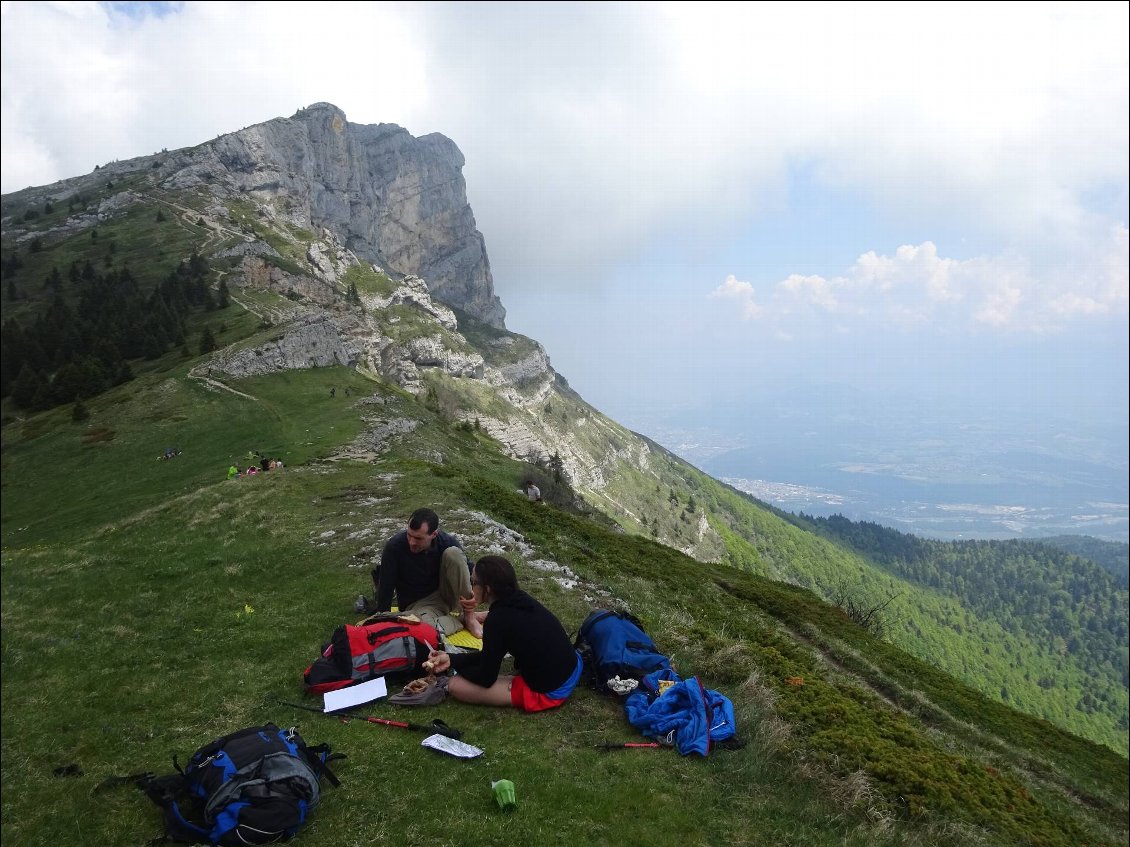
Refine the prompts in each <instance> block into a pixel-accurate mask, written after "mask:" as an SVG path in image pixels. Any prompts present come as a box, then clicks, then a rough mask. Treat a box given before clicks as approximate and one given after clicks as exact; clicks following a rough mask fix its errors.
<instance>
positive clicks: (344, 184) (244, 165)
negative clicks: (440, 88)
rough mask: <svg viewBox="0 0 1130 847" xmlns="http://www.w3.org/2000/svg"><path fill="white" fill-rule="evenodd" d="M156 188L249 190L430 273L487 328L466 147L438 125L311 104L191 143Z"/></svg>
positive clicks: (491, 297) (482, 249)
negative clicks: (383, 120)
mask: <svg viewBox="0 0 1130 847" xmlns="http://www.w3.org/2000/svg"><path fill="white" fill-rule="evenodd" d="M182 153H183V154H186V157H187V161H183V162H182V164H183V166H181V167H178V168H176V169H175V170H174V171H173V172H172V173H170V174H169V176H168V178H167V179H166V181H165V187H168V188H174V189H185V188H200V187H205V188H209V189H211V190H213V191H217V190H219V191H227V192H230V193H234V194H236V195H239V194H242V195H247V196H249V197H250V198H251V199H253V200H254V201H255V202H256V203H257V204H260V205H265V206H271V207H273V208H275V209H276V210H277V211H278V212H279V213H280V214H281V215H283V216H284V217H285V218H286V219H288V220H289V221H291V222H292V223H293V224H295V225H296V226H300V227H303V228H308V229H312V230H314V231H321V230H322V229H326V230H329V231H330V232H332V233H334V235H335V236H337V238H338V239H340V240H341V242H342V243H343V244H345V246H346V247H348V249H350V250H352V251H353V252H354V253H356V254H357V255H358V256H359V257H361V258H362V259H366V260H368V261H370V262H373V263H375V264H377V265H379V266H380V267H382V268H385V269H386V270H387V271H389V272H391V273H393V274H395V275H398V276H408V275H414V276H419V277H421V278H423V279H426V280H427V281H428V285H429V286H430V287H431V290H432V294H433V295H434V296H435V297H437V298H438V299H440V300H442V301H444V302H446V303H449V304H451V305H452V306H455V307H457V308H459V309H461V310H463V311H465V312H466V313H468V314H470V315H472V316H474V317H476V318H478V319H479V320H481V321H483V322H485V323H487V324H490V325H492V326H495V327H499V328H501V327H502V326H503V325H504V320H505V316H506V310H505V309H504V308H503V306H502V303H501V302H500V301H499V299H498V297H497V296H496V295H495V293H494V281H493V279H492V277H491V272H490V261H489V260H488V258H487V252H486V244H485V242H484V239H483V236H482V233H480V232H479V231H478V229H477V228H476V224H475V217H474V214H473V213H472V211H471V206H470V204H469V203H468V202H467V186H466V182H465V180H464V179H463V173H462V169H463V164H464V158H463V153H462V152H461V151H460V150H459V148H458V146H457V145H456V144H455V142H453V141H452V140H451V139H449V138H447V137H446V136H443V135H440V134H439V133H431V134H429V135H425V136H422V137H420V138H416V137H414V136H413V135H412V134H411V133H410V132H408V131H407V130H406V129H404V128H402V127H399V126H397V125H396V124H367V125H366V124H351V123H349V121H348V120H347V119H346V116H345V113H344V112H343V111H342V110H341V109H339V108H338V107H337V106H334V105H333V104H331V103H315V104H313V105H312V106H308V107H306V108H304V109H300V110H299V111H298V112H296V113H295V114H294V115H293V116H292V117H290V118H276V119H274V120H270V121H267V122H266V123H262V124H257V125H255V126H251V127H247V128H245V129H242V130H239V131H238V132H233V133H230V134H228V135H224V136H221V137H220V138H217V139H215V140H214V141H211V142H208V143H207V144H203V145H201V146H199V147H196V148H192V149H191V150H187V151H182Z"/></svg>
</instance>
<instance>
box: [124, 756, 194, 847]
mask: <svg viewBox="0 0 1130 847" xmlns="http://www.w3.org/2000/svg"><path fill="white" fill-rule="evenodd" d="M137 787H138V788H140V789H141V790H142V791H144V792H145V796H146V797H148V798H149V799H150V800H152V801H153V802H154V803H155V804H156V805H157V806H160V807H161V809H162V810H163V811H164V813H165V835H166V837H168V838H171V839H172V840H173V841H184V842H188V843H190V844H193V843H198V842H201V841H208V840H209V830H207V829H205V828H204V827H202V826H200V825H199V824H195V823H193V822H192V821H190V820H189V819H188V818H186V817H185V815H184V813H183V812H182V811H181V809H180V805H179V802H178V798H181V797H185V796H187V795H186V791H187V788H188V780H187V779H185V777H184V775H183V774H179V773H176V774H169V775H168V776H159V777H154V776H153V775H152V774H146V775H145V776H144V777H143V778H142V779H139V780H137Z"/></svg>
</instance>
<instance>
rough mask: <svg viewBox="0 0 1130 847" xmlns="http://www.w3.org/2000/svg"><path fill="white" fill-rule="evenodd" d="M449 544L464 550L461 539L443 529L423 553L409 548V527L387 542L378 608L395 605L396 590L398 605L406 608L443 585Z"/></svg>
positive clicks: (386, 608)
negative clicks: (442, 572) (443, 564)
mask: <svg viewBox="0 0 1130 847" xmlns="http://www.w3.org/2000/svg"><path fill="white" fill-rule="evenodd" d="M448 547H458V548H459V549H460V550H462V549H463V545H462V544H460V543H459V539H458V538H456V537H455V536H454V535H449V534H447V533H446V532H444V531H443V530H442V529H441V530H440V531H439V532H437V533H436V537H435V538H433V539H432V544H431V546H430V547H429V548H428V549H427V550H425V551H424V552H422V553H413V552H412V551H411V550H410V549H409V548H408V530H406V529H402V530H400V532H398V533H396V535H394V536H393V537H392V538H390V539H389V540H388V541H386V542H385V548H384V550H383V551H382V552H381V576H380V580H381V581H380V589H379V590H378V591H377V611H378V612H387V611H388V610H389V609H391V608H392V595H393V592H395V593H396V602H397V607H398V608H399V609H400V610H401V611H404V610H405V609H407V608H408V607H409V606H411V605H412V604H413V603H415V602H416V601H417V600H419V599H421V598H423V597H427V596H428V595H429V594H431V593H432V592H433V591H435V590H436V589H437V588H439V567H440V562H441V561H442V559H443V551H444V550H446V549H447V548H448Z"/></svg>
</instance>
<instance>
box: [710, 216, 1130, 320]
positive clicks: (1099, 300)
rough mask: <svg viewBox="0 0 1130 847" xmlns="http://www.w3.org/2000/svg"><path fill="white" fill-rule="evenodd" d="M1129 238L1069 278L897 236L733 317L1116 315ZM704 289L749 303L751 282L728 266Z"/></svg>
mask: <svg viewBox="0 0 1130 847" xmlns="http://www.w3.org/2000/svg"><path fill="white" fill-rule="evenodd" d="M1128 243H1130V239H1128V238H1127V229H1126V227H1124V226H1121V225H1119V226H1116V227H1114V228H1113V229H1112V230H1111V232H1110V233H1108V235H1107V238H1106V239H1105V240H1104V241H1103V242H1102V243H1100V244H1099V245H1097V246H1096V250H1097V253H1096V255H1095V256H1094V257H1093V258H1092V259H1091V260H1090V261H1089V262H1088V263H1087V266H1086V267H1085V268H1083V269H1082V270H1081V273H1080V274H1079V275H1078V276H1076V277H1073V278H1072V279H1062V278H1056V277H1054V274H1055V273H1056V269H1052V270H1051V271H1044V272H1043V274H1038V273H1035V272H1033V270H1032V268H1031V267H1029V265H1028V263H1027V262H1025V261H1024V260H1022V259H1019V258H1016V257H976V258H973V259H965V260H958V259H951V258H945V257H942V256H939V255H938V251H937V247H936V246H935V245H934V244H933V243H932V242H929V241H927V242H924V243H922V244H920V245H917V246H914V245H903V246H901V247H899V248H898V249H897V250H896V251H895V252H894V255H891V256H887V255H880V254H878V253H876V252H875V251H869V252H867V253H864V254H863V255H862V256H860V257H859V258H858V259H857V260H856V262H855V264H854V265H853V266H852V267H851V268H849V269H848V270H847V271H846V272H845V273H844V274H843V275H840V276H835V277H832V278H829V279H826V278H824V277H822V276H819V275H802V274H791V275H789V276H788V277H786V278H785V279H783V280H781V281H780V282H778V283H777V284H776V286H775V287H774V289H773V291H772V294H771V295H770V297H769V298H768V300H766V301H764V302H763V303H762V304H761V305H760V306H759V307H758V308H757V310H756V311H748V310H746V311H743V314H742V316H743V318H750V317H758V318H761V319H764V320H767V321H772V322H774V323H776V324H778V325H780V326H782V327H784V326H792V327H793V328H792V329H791V330H785V329H783V328H782V329H780V330H779V331H781V332H787V333H788V334H789V335H790V336H795V335H797V334H798V333H799V331H800V329H799V328H800V327H801V326H803V325H805V324H807V323H808V322H809V321H811V319H812V318H813V317H814V316H816V315H819V314H822V313H823V314H828V315H831V314H835V315H836V316H837V321H838V322H839V324H838V326H839V329H840V330H842V331H845V332H857V333H858V332H872V331H874V330H875V329H883V328H887V329H892V330H905V329H916V328H921V327H924V326H930V327H931V328H932V330H933V331H937V332H941V333H948V332H960V331H966V330H970V329H975V328H977V327H981V328H993V329H1007V330H1009V331H1013V332H1023V333H1046V332H1056V331H1060V330H1063V329H1065V328H1067V326H1068V325H1069V324H1070V323H1071V322H1072V321H1073V320H1077V319H1083V318H1114V319H1119V320H1122V321H1125V318H1126V309H1127V301H1128V295H1127V291H1128V282H1127V279H1128V272H1127V267H1128V262H1130V255H1128V250H1127V245H1128ZM1049 274H1050V275H1052V276H1049ZM711 297H714V298H723V297H724V298H728V299H736V300H738V301H739V302H741V303H743V304H745V303H752V302H753V285H752V284H751V283H749V282H738V281H737V279H736V277H735V276H733V275H730V276H728V277H727V278H726V281H725V282H724V283H723V284H722V285H721V286H719V287H718V288H716V289H715V290H714V291H713V292H712V293H711ZM845 321H847V322H846V323H845ZM794 325H795V326H794Z"/></svg>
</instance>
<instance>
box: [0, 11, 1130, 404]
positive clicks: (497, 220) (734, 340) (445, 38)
mask: <svg viewBox="0 0 1130 847" xmlns="http://www.w3.org/2000/svg"><path fill="white" fill-rule="evenodd" d="M1128 9H1130V6H1128V4H1126V3H1070V4H1059V3H1049V4H1040V3H1036V4H1023V5H1019V6H1018V5H1017V4H1009V3H1001V4H995V3H978V4H964V3H958V4H933V3H914V4H854V3H836V4H823V3H791V4H740V3H723V4H717V5H715V4H711V3H694V4H678V3H676V4H604V3H602V4H551V3H544V4H543V3H539V4H527V3H504V4H493V3H471V4H463V3H452V4H432V3H413V4H395V3H382V4H371V3H332V2H324V3H318V4H316V5H315V4H306V3H300V2H292V3H284V4H276V3H185V4H157V3H145V4H126V3H113V4H96V3H51V2H37V3H30V2H4V3H3V4H2V16H3V20H2V23H3V26H2V48H3V49H2V53H0V57H2V58H0V61H2V63H3V65H2V85H0V94H2V98H0V99H2V129H0V134H2V148H3V173H2V182H3V191H5V192H9V191H13V190H17V189H19V188H22V187H25V186H27V185H33V184H34V185H40V184H45V183H48V182H51V181H54V180H57V179H61V178H64V177H68V176H73V175H76V174H80V173H87V172H89V171H91V170H92V169H93V168H94V166H95V165H97V164H102V163H105V162H107V161H110V160H113V159H124V158H129V157H132V156H137V155H144V154H150V153H153V152H155V151H157V150H160V149H164V148H168V149H174V148H177V147H185V146H192V145H195V144H199V143H201V142H203V141H206V140H208V139H210V138H213V137H215V136H217V135H219V134H222V133H225V132H229V131H232V130H236V129H240V128H242V127H245V126H249V125H252V124H255V123H259V122H261V121H265V120H269V119H271V118H274V117H280V116H288V115H292V114H294V112H295V111H296V110H297V109H299V108H300V107H302V106H305V105H308V104H310V103H314V102H318V101H328V102H331V103H334V104H335V105H337V106H338V107H340V108H341V109H342V110H344V111H345V113H346V115H347V117H348V119H349V120H350V121H351V122H354V123H396V124H399V125H401V126H403V127H405V128H407V129H408V130H409V131H411V132H412V133H413V134H415V135H424V134H426V133H430V132H440V133H443V134H444V135H447V136H448V137H450V138H451V139H453V140H454V141H455V142H456V143H457V144H458V146H459V147H460V149H461V150H462V151H463V153H464V154H465V156H466V159H467V165H466V167H465V169H464V175H465V177H466V179H467V183H468V195H469V200H470V203H471V205H472V208H473V209H474V211H475V214H476V219H477V221H478V226H479V229H480V230H481V231H482V232H483V234H484V236H485V238H486V244H487V249H488V253H489V256H490V260H491V264H492V268H493V272H494V280H495V287H496V290H497V292H498V294H499V296H500V297H501V299H502V302H503V304H504V306H505V307H506V309H507V312H508V315H507V325H508V326H509V327H510V328H511V329H513V330H516V331H519V332H522V333H525V334H527V335H530V336H531V337H533V338H536V339H537V340H539V341H541V342H542V343H543V344H544V345H545V346H546V348H547V350H548V351H549V354H550V356H551V358H552V361H553V364H554V366H555V367H556V368H557V369H558V370H559V371H560V372H562V373H563V374H564V375H565V376H566V377H567V378H568V379H569V380H570V382H571V384H572V385H573V386H574V387H575V388H577V389H578V390H579V391H580V392H581V394H582V395H583V396H585V397H586V399H588V400H590V401H591V402H593V403H594V404H595V405H597V406H598V407H599V408H601V409H602V410H604V411H606V412H609V413H610V414H612V415H613V416H614V417H618V418H620V419H625V418H630V417H631V413H632V409H633V408H634V407H635V405H638V404H644V403H648V402H651V401H653V400H654V398H655V397H656V396H662V397H664V398H665V402H670V403H673V404H696V403H698V404H709V403H710V402H711V401H712V400H713V399H714V398H717V397H719V396H724V395H726V394H727V393H733V392H753V391H755V390H756V386H757V384H758V383H759V381H760V380H762V379H764V378H765V376H766V375H767V374H781V375H786V376H788V375H798V376H807V377H819V378H820V379H824V380H830V381H843V382H845V383H847V384H851V385H856V386H858V387H859V388H860V389H861V390H864V389H866V390H880V391H892V390H899V391H905V392H908V393H911V394H917V395H922V394H926V395H929V396H932V397H948V398H952V400H951V401H950V402H953V403H955V404H957V405H958V406H960V405H961V404H967V405H969V406H970V408H973V407H977V406H984V405H985V404H986V403H990V404H991V403H1002V404H1004V403H1011V404H1017V405H1023V404H1025V403H1030V404H1034V405H1033V408H1034V409H1037V410H1040V411H1043V410H1048V411H1049V412H1050V411H1052V410H1055V411H1062V410H1069V411H1073V412H1074V413H1075V414H1079V415H1083V416H1085V417H1087V418H1089V419H1094V420H1097V421H1105V420H1110V421H1114V422H1122V424H1123V425H1124V424H1125V421H1126V417H1127V393H1126V386H1127V381H1128V379H1127V358H1128V351H1127V311H1128V305H1127V304H1128V293H1127V292H1128V281H1127V280H1128V262H1130V260H1128V255H1130V253H1128V246H1127V245H1128V237H1127V208H1128V203H1130V201H1128V190H1127V184H1128V160H1130V145H1128V127H1130V108H1128V101H1130V85H1128V54H1130V51H1128V43H1127V42H1128V39H1127V32H1128V30H1130V20H1128Z"/></svg>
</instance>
